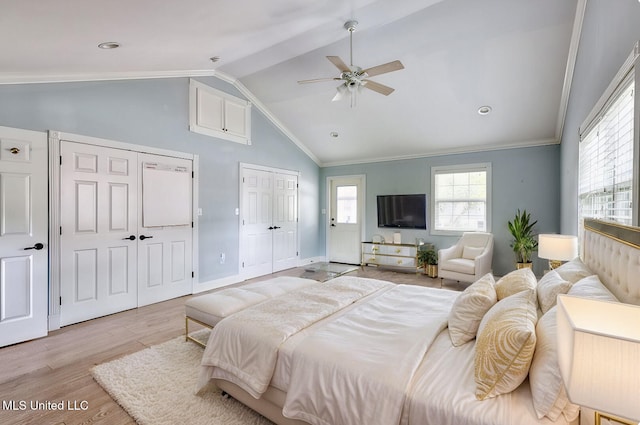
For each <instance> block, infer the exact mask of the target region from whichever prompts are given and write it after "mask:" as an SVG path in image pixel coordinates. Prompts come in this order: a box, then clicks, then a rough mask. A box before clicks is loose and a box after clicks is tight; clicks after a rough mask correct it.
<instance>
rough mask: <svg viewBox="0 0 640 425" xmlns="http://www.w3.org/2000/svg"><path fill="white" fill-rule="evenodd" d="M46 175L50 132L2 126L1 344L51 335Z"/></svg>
mask: <svg viewBox="0 0 640 425" xmlns="http://www.w3.org/2000/svg"><path fill="white" fill-rule="evenodd" d="M47 179H48V175H47V135H46V133H40V132H35V131H27V130H19V129H14V128H8V127H0V347H4V346H5V345H9V344H15V343H18V342H22V341H26V340H29V339H33V338H38V337H41V336H45V335H46V334H47V300H48V286H47V276H48V274H47V266H48V262H47V261H48V260H47V259H48V252H49V250H48V247H47V229H48V224H47V223H48V215H47V212H48V208H47ZM32 248H33V249H32Z"/></svg>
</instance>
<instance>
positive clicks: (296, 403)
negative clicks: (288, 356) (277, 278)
mask: <svg viewBox="0 0 640 425" xmlns="http://www.w3.org/2000/svg"><path fill="white" fill-rule="evenodd" d="M458 295H459V292H453V291H447V290H425V288H421V287H415V286H407V285H398V286H396V287H395V288H393V289H391V290H389V291H387V292H385V293H383V294H381V295H379V296H377V297H375V298H374V299H372V300H371V301H369V302H367V303H363V304H362V305H359V306H356V307H355V308H353V309H352V310H351V311H349V312H348V313H346V314H344V315H343V316H341V317H340V318H338V319H337V320H335V321H331V322H329V323H327V324H326V325H324V326H322V327H320V328H319V329H318V330H316V331H315V332H313V333H312V334H311V335H310V336H308V337H306V338H305V339H304V341H303V342H302V343H300V344H299V345H298V347H297V348H296V350H295V351H294V353H293V364H292V371H291V372H292V375H291V380H290V386H289V389H288V393H287V399H286V403H285V406H284V409H283V413H284V415H285V416H287V417H290V418H295V419H301V420H304V421H306V422H309V423H311V424H313V425H335V424H368V425H375V424H380V425H391V424H398V423H399V422H400V418H401V415H402V410H403V404H404V402H405V397H406V394H407V392H408V390H409V387H410V384H411V380H412V377H413V374H414V372H415V371H416V369H417V368H418V366H419V365H420V363H421V362H422V359H423V357H424V355H425V353H426V351H427V349H428V348H429V346H430V344H431V343H432V342H433V340H434V339H435V338H436V336H437V335H438V334H439V333H440V332H441V331H442V330H443V329H444V328H445V327H446V325H447V317H448V313H449V310H450V308H451V305H452V303H453V301H454V300H455V298H456V297H457V296H458ZM354 354H355V355H354Z"/></svg>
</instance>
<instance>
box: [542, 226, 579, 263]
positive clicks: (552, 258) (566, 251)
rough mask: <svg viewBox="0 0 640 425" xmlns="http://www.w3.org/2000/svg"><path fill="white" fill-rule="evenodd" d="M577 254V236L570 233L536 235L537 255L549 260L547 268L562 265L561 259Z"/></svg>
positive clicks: (567, 258)
mask: <svg viewBox="0 0 640 425" xmlns="http://www.w3.org/2000/svg"><path fill="white" fill-rule="evenodd" d="M577 256H578V237H577V236H572V235H554V234H541V235H538V257H539V258H544V259H546V260H549V269H550V270H553V269H555V268H557V267H560V266H561V265H562V262H563V261H570V260H573V259H574V258H576V257H577Z"/></svg>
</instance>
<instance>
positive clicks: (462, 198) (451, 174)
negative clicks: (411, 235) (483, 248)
mask: <svg viewBox="0 0 640 425" xmlns="http://www.w3.org/2000/svg"><path fill="white" fill-rule="evenodd" d="M431 194H432V195H431V198H432V202H431V205H432V214H431V229H432V230H431V233H432V234H458V233H461V232H466V231H481V232H485V231H490V229H489V227H490V226H489V223H490V212H491V208H490V205H491V200H490V198H491V164H489V163H484V164H469V165H459V166H448V167H431Z"/></svg>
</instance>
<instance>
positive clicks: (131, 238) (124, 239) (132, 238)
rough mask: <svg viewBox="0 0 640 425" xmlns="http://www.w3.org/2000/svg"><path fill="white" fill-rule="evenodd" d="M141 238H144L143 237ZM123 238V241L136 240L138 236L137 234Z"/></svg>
mask: <svg viewBox="0 0 640 425" xmlns="http://www.w3.org/2000/svg"><path fill="white" fill-rule="evenodd" d="M140 239H142V237H141V238H140ZM122 240H123V241H126V240H130V241H135V240H136V236H135V235H131V236H127V237H126V238H122Z"/></svg>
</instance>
